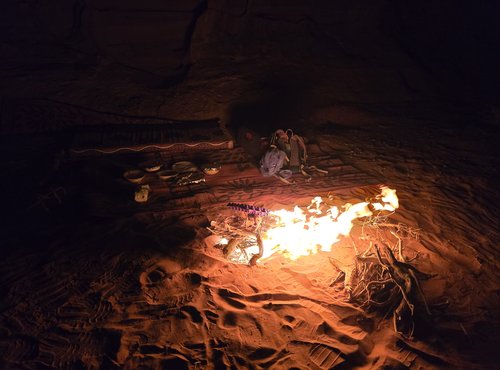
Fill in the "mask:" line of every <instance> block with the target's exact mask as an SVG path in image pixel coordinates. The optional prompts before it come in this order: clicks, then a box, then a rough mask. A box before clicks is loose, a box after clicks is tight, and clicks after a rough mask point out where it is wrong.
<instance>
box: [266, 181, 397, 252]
mask: <svg viewBox="0 0 500 370" xmlns="http://www.w3.org/2000/svg"><path fill="white" fill-rule="evenodd" d="M398 207H399V202H398V197H397V195H396V191H395V190H393V189H390V188H388V187H386V186H383V187H382V188H381V192H380V194H379V195H378V196H376V197H375V199H374V200H373V201H370V202H368V201H366V202H360V203H356V204H351V203H346V204H344V205H342V206H341V207H340V208H339V207H338V206H336V205H329V204H328V202H326V201H324V200H323V198H322V197H319V196H317V197H314V198H313V199H312V201H311V204H310V205H309V206H308V207H307V209H305V210H304V209H302V208H300V207H298V206H295V207H294V210H293V211H287V210H284V209H282V210H279V211H273V212H271V215H272V216H275V217H277V219H278V220H279V221H278V225H277V226H275V227H272V228H270V229H269V230H267V231H266V232H265V233H264V235H263V237H262V240H263V244H264V252H263V256H262V258H263V259H265V258H267V257H270V256H271V255H272V254H274V253H276V252H279V253H282V254H284V255H286V256H287V257H288V258H290V259H293V260H295V259H297V258H299V257H301V256H307V255H310V254H314V253H317V252H319V251H325V252H329V251H331V250H332V248H333V247H334V245H335V243H337V242H338V241H339V240H340V237H341V236H348V235H349V233H350V231H351V229H352V227H353V221H354V220H357V219H361V218H363V217H370V216H372V215H373V214H374V212H379V213H380V212H381V211H389V212H394V211H395V210H396V208H398Z"/></svg>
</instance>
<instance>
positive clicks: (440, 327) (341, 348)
mask: <svg viewBox="0 0 500 370" xmlns="http://www.w3.org/2000/svg"><path fill="white" fill-rule="evenodd" d="M386 106H387V105H386ZM393 108H394V110H396V109H401V107H393ZM337 109H339V112H340V113H338V117H339V119H338V121H337V122H329V123H327V122H321V118H317V121H314V117H313V118H312V121H311V122H309V123H308V124H307V125H304V126H303V128H304V130H303V132H302V134H303V135H304V136H305V137H306V138H307V147H308V149H309V152H310V157H309V160H308V161H309V163H310V164H311V165H316V166H318V167H319V168H322V169H325V170H328V171H329V172H328V174H317V175H315V176H313V178H312V179H311V181H306V178H305V177H304V176H302V175H300V174H295V175H294V176H293V179H294V180H295V183H294V184H291V185H289V184H285V183H283V182H281V181H279V180H278V179H276V178H274V177H271V178H265V177H262V176H261V175H260V173H259V171H258V169H257V167H256V166H255V162H253V160H252V158H251V157H249V156H248V155H247V154H246V153H245V152H244V150H243V149H242V148H241V147H240V146H238V145H237V146H236V147H235V148H234V149H232V150H229V149H227V150H213V151H208V152H196V151H186V152H184V153H169V152H168V151H166V152H161V153H160V154H159V155H158V154H156V155H154V156H153V154H144V153H137V154H127V155H101V156H90V157H78V156H73V157H71V156H70V157H69V158H65V159H64V160H63V161H62V163H61V164H60V166H59V167H58V170H57V171H54V172H52V173H51V175H50V178H49V180H48V183H49V184H54V185H53V187H52V188H50V187H46V189H53V190H54V191H56V192H57V191H59V192H60V193H58V194H59V195H58V196H54V195H53V194H52V195H51V194H50V193H45V194H44V196H42V194H38V197H35V195H32V196H31V198H30V197H29V196H28V195H27V194H29V193H28V192H26V193H24V194H25V198H23V199H15V200H13V199H11V200H8V201H7V205H8V206H10V207H11V208H10V209H9V208H7V209H8V210H9V212H11V214H12V218H11V222H8V223H7V225H8V228H9V229H8V230H4V232H3V234H4V236H3V240H4V242H3V244H4V246H6V248H5V249H4V252H3V254H4V255H3V257H2V261H1V262H0V276H1V279H2V300H1V316H0V330H1V331H0V334H1V335H0V353H1V364H2V367H3V368H5V369H11V368H16V369H24V368H26V369H28V368H30V369H31V368H37V369H49V368H71V369H77V368H85V369H112V368H125V369H136V368H141V369H161V368H164V369H333V368H335V369H379V368H384V369H407V368H408V369H494V368H497V363H496V359H495V352H494V351H495V350H496V349H498V344H499V342H498V339H499V336H498V329H499V326H498V325H499V317H498V307H499V305H498V303H499V302H498V292H499V290H498V289H499V286H498V262H497V261H498V241H499V234H498V226H497V223H498V210H499V207H498V204H499V203H498V202H499V197H498V186H497V184H496V182H495V181H494V180H495V178H498V156H497V155H496V154H495V153H498V150H497V148H496V145H497V144H498V143H497V142H496V139H495V138H498V136H497V135H498V127H495V126H493V125H489V124H487V123H484V122H481V123H476V124H473V123H468V122H464V123H462V124H461V125H459V126H457V125H456V122H455V121H454V120H456V119H457V117H463V115H464V114H465V113H464V112H463V111H461V109H460V107H456V106H455V107H453V109H455V110H447V111H446V117H445V118H441V120H440V122H439V124H436V122H433V121H428V117H425V116H417V115H415V116H414V117H412V116H411V112H408V111H406V112H405V114H404V115H402V114H399V113H397V112H396V113H395V112H386V111H383V110H382V109H381V108H380V107H377V106H370V107H369V109H367V108H366V107H364V108H360V107H359V106H349V105H345V106H337ZM429 109H431V111H432V113H433V114H434V113H435V112H436V108H435V107H431V108H429ZM422 110H423V109H422V107H420V108H419V112H422ZM352 117H355V118H356V124H353V123H352V122H350V119H349V118H351V119H352ZM362 120H369V121H370V124H369V125H368V124H367V125H360V124H359V122H360V121H362ZM152 156H153V157H152ZM148 158H149V159H151V158H155V159H156V160H160V162H161V163H162V164H163V165H164V167H165V168H168V167H169V166H171V164H172V163H174V162H175V161H178V160H186V159H189V160H192V161H193V162H194V163H196V164H201V163H202V162H206V161H207V160H208V159H209V160H217V161H219V162H220V163H221V171H220V172H219V173H218V174H215V175H211V176H208V175H207V176H206V182H205V183H202V184H195V185H190V186H184V187H175V188H172V187H171V186H168V185H167V183H166V182H165V181H162V180H159V179H158V178H157V177H156V176H155V175H154V174H148V175H147V176H148V177H146V178H145V179H144V180H143V183H148V184H149V185H150V187H151V192H150V198H149V200H148V201H147V202H146V203H135V202H134V198H133V196H134V195H133V193H134V190H135V187H136V184H131V183H128V182H127V181H126V180H125V179H123V177H122V173H123V171H124V170H126V169H129V168H136V167H137V166H138V165H139V163H142V162H143V161H144V160H147V159H148ZM18 161H21V159H18ZM12 162H13V163H14V164H13V165H12V167H13V168H14V169H13V170H12V171H13V173H14V174H15V175H17V176H22V174H19V173H16V172H15V166H17V165H19V163H18V162H15V161H12ZM18 179H19V177H18ZM20 181H22V180H19V182H20ZM56 185H57V186H58V188H56V187H55V186H56ZM380 185H386V186H389V187H391V188H393V189H396V191H397V195H398V197H399V203H400V205H399V209H397V210H396V211H395V212H394V213H391V214H389V215H388V216H387V218H386V219H385V222H386V223H391V224H402V225H406V226H407V227H409V228H411V229H413V230H415V231H416V234H415V235H406V237H405V238H404V239H403V240H402V248H403V254H404V256H405V258H407V259H408V260H409V261H411V264H412V265H413V266H414V267H416V268H417V269H418V270H419V271H421V272H423V273H426V274H428V275H429V276H430V278H428V279H425V280H422V281H421V286H422V290H423V293H424V296H425V299H426V302H427V304H428V307H429V310H430V315H428V316H427V315H426V319H425V320H416V322H415V331H414V333H413V335H412V336H411V337H407V336H405V335H402V334H400V333H399V334H398V333H396V332H395V330H394V325H393V322H392V314H391V312H390V311H387V310H386V311H379V312H377V311H372V312H367V311H366V310H364V309H363V308H361V307H357V306H356V305H355V304H352V302H350V301H349V298H348V296H347V294H346V291H345V289H344V288H345V287H344V282H343V281H342V280H340V281H339V282H337V283H335V284H333V285H332V282H333V280H334V279H335V277H336V276H337V275H338V273H339V271H338V269H336V268H335V266H333V265H332V264H331V263H330V261H329V258H331V257H334V258H336V259H337V260H340V261H343V262H344V263H345V264H347V265H349V264H352V263H354V261H355V259H356V253H358V254H359V253H360V251H363V250H365V249H366V248H367V246H368V241H367V240H366V239H363V238H361V234H362V232H361V226H362V224H363V220H356V221H355V222H354V227H353V229H352V232H351V236H349V237H341V238H340V240H339V242H337V243H335V244H334V245H333V246H332V251H331V252H324V251H323V252H319V253H316V254H311V255H309V256H304V257H300V258H298V259H296V260H291V259H289V258H287V257H286V256H284V255H281V254H275V255H273V256H272V257H271V258H268V259H266V260H259V261H258V262H257V264H256V265H255V266H249V265H248V264H238V263H233V262H231V261H229V260H228V259H227V258H226V257H225V256H224V254H223V251H222V250H221V248H219V247H218V246H217V242H218V238H217V235H214V234H213V233H211V232H210V231H209V230H207V227H208V226H209V225H210V221H212V220H214V219H216V218H217V217H219V216H220V215H222V214H226V215H231V212H233V211H231V210H229V209H228V208H227V207H226V204H227V203H228V202H239V203H245V204H250V205H256V206H260V207H266V208H267V209H270V210H277V209H281V208H286V209H291V207H293V206H294V205H298V206H301V207H306V206H307V205H309V203H310V200H311V198H312V197H314V196H317V195H320V196H323V197H327V196H328V195H330V196H331V199H333V200H332V202H335V203H336V204H345V203H347V202H351V203H356V202H362V201H364V200H366V199H369V198H370V197H374V196H376V195H377V194H378V193H379V188H380ZM57 189H59V190H57ZM51 191H52V190H51ZM21 216H22V217H21ZM391 230H394V229H391V228H390V227H382V226H381V227H379V228H377V229H372V230H371V231H370V230H369V231H368V234H370V233H371V236H372V239H371V240H372V241H373V240H375V242H378V243H379V245H389V246H391V247H395V246H396V245H397V239H396V238H395V237H394V235H393V234H391V233H390V231H391ZM353 245H356V246H357V248H358V250H355V249H354V247H353ZM7 248H8V249H7ZM372 256H374V254H372ZM416 310H419V312H422V311H423V305H422V302H421V301H420V302H417V303H416Z"/></svg>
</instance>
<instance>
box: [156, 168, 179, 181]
mask: <svg viewBox="0 0 500 370" xmlns="http://www.w3.org/2000/svg"><path fill="white" fill-rule="evenodd" d="M156 175H157V176H158V177H159V178H160V179H162V180H169V179H172V178H174V177H175V176H177V172H176V171H172V170H161V171H158V172H157V173H156Z"/></svg>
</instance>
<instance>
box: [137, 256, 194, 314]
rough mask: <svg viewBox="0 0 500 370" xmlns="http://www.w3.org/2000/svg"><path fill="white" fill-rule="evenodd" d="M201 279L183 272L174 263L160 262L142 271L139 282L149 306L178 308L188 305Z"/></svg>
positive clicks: (191, 273) (169, 261)
mask: <svg viewBox="0 0 500 370" xmlns="http://www.w3.org/2000/svg"><path fill="white" fill-rule="evenodd" d="M201 280H202V277H201V275H199V274H197V273H195V272H187V271H183V270H182V268H181V267H180V266H179V264H177V263H176V262H175V261H172V260H162V261H159V262H158V263H157V264H156V265H154V266H152V267H150V268H149V269H147V270H146V271H144V272H143V273H142V274H141V275H140V277H139V281H140V283H141V289H142V292H143V294H144V297H145V298H146V301H147V302H148V303H149V304H151V305H165V306H167V307H179V306H182V305H185V304H186V303H189V302H190V301H191V300H192V299H193V297H194V293H195V291H196V289H197V288H198V287H199V286H200V285H201Z"/></svg>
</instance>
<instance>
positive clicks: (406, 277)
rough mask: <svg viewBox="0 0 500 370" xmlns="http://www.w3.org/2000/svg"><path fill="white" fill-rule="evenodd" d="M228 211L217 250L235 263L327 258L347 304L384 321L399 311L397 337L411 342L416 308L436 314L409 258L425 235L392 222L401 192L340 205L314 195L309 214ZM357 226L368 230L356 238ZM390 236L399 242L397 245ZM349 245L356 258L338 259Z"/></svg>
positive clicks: (216, 229)
mask: <svg viewBox="0 0 500 370" xmlns="http://www.w3.org/2000/svg"><path fill="white" fill-rule="evenodd" d="M228 206H229V208H230V209H231V210H232V213H231V214H230V215H229V216H225V215H220V216H219V217H218V219H216V220H214V221H212V223H211V227H210V228H209V230H210V231H212V233H213V234H215V235H217V236H218V237H219V240H218V242H217V246H218V247H220V248H221V249H222V251H223V254H224V256H225V257H226V258H227V259H228V260H230V261H232V262H235V263H245V264H247V263H248V264H250V265H256V264H257V261H259V263H263V264H265V263H266V262H267V261H270V260H271V259H272V258H273V257H274V256H277V255H281V256H283V257H284V258H286V259H288V260H290V261H296V260H299V259H300V258H301V257H305V256H311V255H314V254H317V253H320V252H321V253H323V254H326V255H327V256H328V258H329V261H330V263H331V264H332V266H333V267H334V269H335V270H336V271H337V276H336V277H335V278H334V279H332V282H331V284H330V287H332V289H336V288H337V287H338V285H339V284H340V285H342V288H341V289H340V290H341V291H342V294H343V298H344V299H345V302H346V304H351V305H353V306H356V307H357V308H362V309H363V310H365V311H366V312H374V311H378V312H380V313H381V314H383V315H384V317H387V316H388V313H390V312H392V314H393V319H394V320H393V323H394V330H395V331H396V332H398V333H401V334H403V335H405V336H412V335H413V332H414V329H415V324H414V317H415V315H416V310H417V311H419V313H420V310H418V308H417V307H423V308H425V310H422V312H423V314H424V315H429V314H430V312H429V310H428V308H427V303H426V301H425V298H424V296H423V293H422V290H421V289H420V284H419V280H422V279H428V278H430V276H429V275H426V274H423V273H421V272H420V271H418V270H417V269H416V268H415V267H413V266H412V265H410V264H409V263H408V261H407V260H408V259H407V258H406V257H405V256H404V253H403V244H402V241H403V240H404V239H412V238H413V239H417V238H418V236H419V233H418V230H417V229H414V228H412V227H409V226H407V225H404V224H401V223H398V224H396V223H391V222H390V221H389V217H390V216H391V215H392V214H393V213H394V212H395V211H396V209H397V208H398V207H399V200H398V197H397V195H396V190H394V189H391V188H389V187H387V186H381V187H380V193H379V194H377V195H375V196H373V197H372V198H370V199H367V200H365V201H362V202H358V203H345V204H341V205H339V204H335V199H334V197H333V196H327V197H325V198H323V197H320V196H315V197H313V198H312V200H311V202H310V204H309V205H308V206H307V207H299V206H298V205H295V206H294V208H293V210H286V209H281V210H274V211H273V210H269V209H266V208H264V207H257V206H251V205H246V204H239V203H230V204H228ZM355 224H356V225H359V226H360V228H361V234H360V235H358V236H357V238H354V237H352V235H351V231H352V229H353V227H354V226H355ZM382 231H383V232H382ZM383 233H385V234H388V235H390V236H391V237H392V239H393V240H394V241H395V242H393V243H392V244H391V243H390V242H389V241H388V239H387V238H385V237H382V234H383ZM345 238H348V240H349V242H350V243H351V244H352V253H351V256H349V258H348V259H347V260H346V259H344V260H342V259H338V258H335V252H336V249H335V248H336V247H338V246H339V243H340V242H341V241H342V240H343V239H345ZM380 246H381V247H380ZM396 256H397V257H396ZM415 258H416V257H415ZM336 291H339V289H336Z"/></svg>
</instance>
